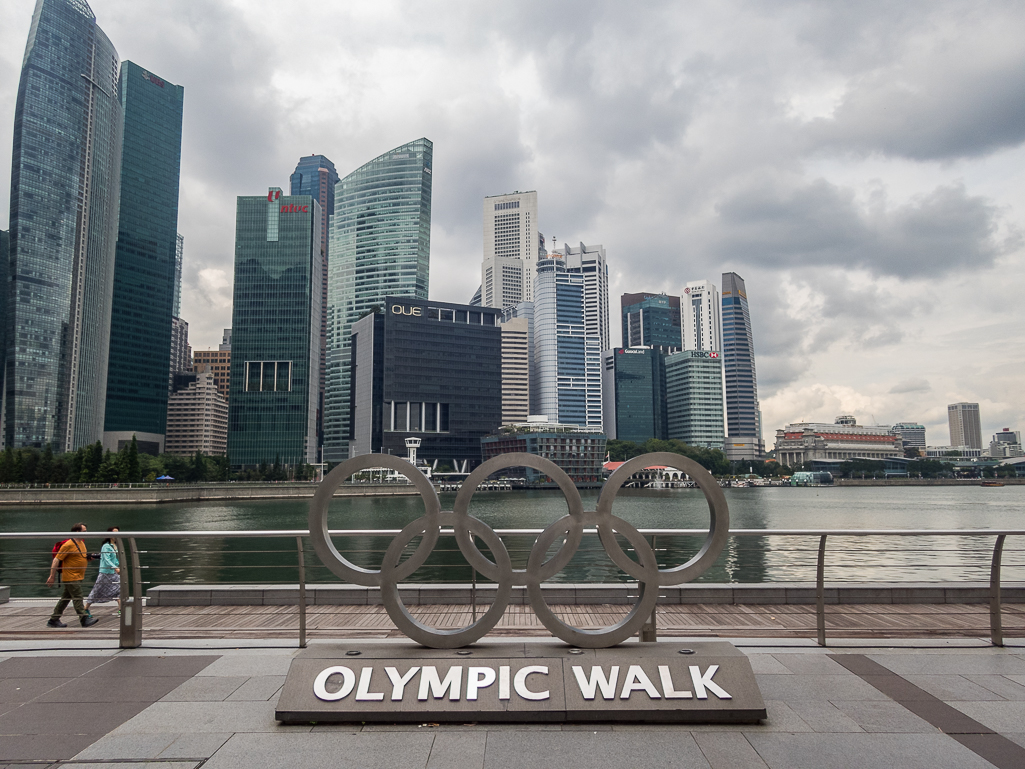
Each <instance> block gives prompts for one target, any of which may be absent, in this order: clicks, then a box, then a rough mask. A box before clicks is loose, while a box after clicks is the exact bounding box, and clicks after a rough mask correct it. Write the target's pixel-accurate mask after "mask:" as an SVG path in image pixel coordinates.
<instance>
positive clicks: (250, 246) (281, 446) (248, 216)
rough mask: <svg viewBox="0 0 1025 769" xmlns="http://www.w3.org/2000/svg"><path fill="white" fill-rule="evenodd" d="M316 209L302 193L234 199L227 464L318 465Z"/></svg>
mask: <svg viewBox="0 0 1025 769" xmlns="http://www.w3.org/2000/svg"><path fill="white" fill-rule="evenodd" d="M320 222H321V212H320V204H319V203H317V201H315V200H314V199H313V198H311V197H310V196H309V195H291V196H287V197H286V196H284V195H282V194H281V190H280V189H278V188H277V187H271V188H270V189H269V190H268V192H267V194H266V195H263V196H255V195H254V196H242V197H239V198H238V202H237V209H236V214H235V287H234V302H233V306H232V322H231V332H232V340H231V384H230V392H231V400H230V402H229V419H228V457H229V459H230V461H231V464H232V466H234V467H240V468H248V467H256V466H259V465H260V464H261V463H264V462H266V463H267V464H272V463H275V462H280V463H281V464H283V465H285V466H291V467H295V466H297V465H301V464H304V463H313V462H316V461H317V392H318V389H317V372H318V371H319V370H320V315H321V312H322V310H321V304H320V296H321V293H320V288H321V277H320V270H321V266H322V265H323V262H322V260H321V258H320V242H321V240H320Z"/></svg>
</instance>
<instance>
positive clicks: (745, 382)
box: [722, 272, 765, 461]
mask: <svg viewBox="0 0 1025 769" xmlns="http://www.w3.org/2000/svg"><path fill="white" fill-rule="evenodd" d="M722 360H723V371H724V378H725V397H726V434H727V436H728V437H729V440H727V441H726V456H727V458H728V459H730V460H731V461H742V460H751V459H761V458H762V457H763V456H764V455H765V444H764V443H763V441H762V424H761V411H760V407H759V404H758V379H757V377H756V375H755V346H754V335H753V334H752V332H751V313H750V310H749V309H748V304H747V289H746V287H745V286H744V279H743V278H741V277H740V276H739V275H737V273H735V272H724V273H723V276H722Z"/></svg>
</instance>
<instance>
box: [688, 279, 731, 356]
mask: <svg viewBox="0 0 1025 769" xmlns="http://www.w3.org/2000/svg"><path fill="white" fill-rule="evenodd" d="M681 301H682V306H681V315H682V318H683V347H684V349H685V350H714V351H716V352H718V351H720V350H722V321H721V319H720V300H719V288H718V287H717V286H716V285H715V284H714V283H713V282H712V281H710V280H695V281H691V282H690V283H688V284H687V285H686V286H685V287H684V289H683V297H681Z"/></svg>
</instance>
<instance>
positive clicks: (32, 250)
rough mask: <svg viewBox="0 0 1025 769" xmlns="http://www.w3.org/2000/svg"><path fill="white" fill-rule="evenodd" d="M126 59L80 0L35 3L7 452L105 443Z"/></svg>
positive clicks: (18, 196) (25, 83)
mask: <svg viewBox="0 0 1025 769" xmlns="http://www.w3.org/2000/svg"><path fill="white" fill-rule="evenodd" d="M119 65H120V63H119V60H118V56H117V52H116V51H115V50H114V46H113V45H112V44H111V43H110V40H108V39H107V36H106V35H104V34H103V31H102V30H101V29H100V28H99V26H97V24H96V17H95V16H94V15H93V13H92V11H91V10H90V8H89V6H88V5H87V4H86V3H85V2H84V0H39V1H38V2H37V3H36V7H35V12H34V14H33V17H32V26H31V28H30V30H29V36H28V44H27V45H26V49H25V57H24V60H23V64H22V70H21V80H20V82H19V85H18V97H17V103H16V106H15V114H14V154H13V159H12V166H11V217H10V222H11V230H10V232H11V241H10V280H11V283H10V290H9V294H8V297H7V307H8V313H7V334H6V344H7V356H6V365H7V375H6V377H5V382H4V386H5V390H6V398H5V407H6V409H7V414H6V424H5V428H6V431H7V440H6V441H5V443H6V445H7V446H9V447H13V448H20V447H25V446H35V447H39V448H41V447H43V446H45V445H46V444H51V445H52V446H53V449H54V451H57V452H60V451H72V450H75V449H77V448H79V447H80V446H84V445H86V444H89V443H93V442H95V441H97V440H99V439H100V438H101V437H102V435H103V421H104V408H105V405H106V401H107V356H108V354H109V350H110V309H111V293H112V290H113V280H114V250H115V244H116V242H117V214H118V193H119V190H120V185H121V139H122V130H123V121H122V110H121V104H120V102H119V101H118V98H117V93H118V69H119Z"/></svg>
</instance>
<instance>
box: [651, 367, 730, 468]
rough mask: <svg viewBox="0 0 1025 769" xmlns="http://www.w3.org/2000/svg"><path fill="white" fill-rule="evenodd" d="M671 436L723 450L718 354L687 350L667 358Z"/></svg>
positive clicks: (667, 395) (720, 373)
mask: <svg viewBox="0 0 1025 769" xmlns="http://www.w3.org/2000/svg"><path fill="white" fill-rule="evenodd" d="M665 366H666V390H665V392H666V414H667V432H668V437H669V438H670V439H672V440H678V441H683V442H684V443H686V444H688V445H690V446H700V447H702V448H706V449H720V450H721V449H722V448H723V438H724V433H725V430H724V429H723V427H724V425H723V408H722V406H723V387H722V359H721V358H720V356H719V353H718V352H715V351H707V350H683V351H682V352H677V353H674V354H673V355H670V356H669V357H668V358H666V363H665Z"/></svg>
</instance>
